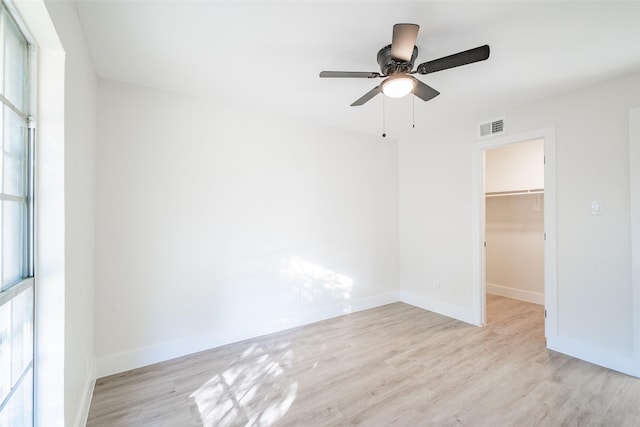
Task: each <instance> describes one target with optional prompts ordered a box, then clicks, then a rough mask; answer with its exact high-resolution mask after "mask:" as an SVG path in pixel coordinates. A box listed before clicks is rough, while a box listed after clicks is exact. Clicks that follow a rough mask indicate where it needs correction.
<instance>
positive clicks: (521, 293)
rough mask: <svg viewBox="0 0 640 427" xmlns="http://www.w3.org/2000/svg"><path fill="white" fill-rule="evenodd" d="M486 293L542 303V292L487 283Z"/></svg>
mask: <svg viewBox="0 0 640 427" xmlns="http://www.w3.org/2000/svg"><path fill="white" fill-rule="evenodd" d="M487 293H488V294H491V295H500V296H503V297H508V298H513V299H517V300H520V301H526V302H532V303H534V304H540V305H544V294H541V293H539V292H531V291H525V290H523V289H516V288H510V287H508V286H501V285H495V284H493V283H487Z"/></svg>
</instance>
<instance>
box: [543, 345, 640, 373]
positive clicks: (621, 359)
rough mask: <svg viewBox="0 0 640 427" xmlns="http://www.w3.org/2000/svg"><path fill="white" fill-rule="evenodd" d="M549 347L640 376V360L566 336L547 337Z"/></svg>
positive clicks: (596, 363)
mask: <svg viewBox="0 0 640 427" xmlns="http://www.w3.org/2000/svg"><path fill="white" fill-rule="evenodd" d="M547 348H549V349H550V350H554V351H557V352H560V353H563V354H566V355H567V356H571V357H575V358H577V359H581V360H585V361H587V362H589V363H593V364H595V365H598V366H603V367H605V368H609V369H612V370H614V371H618V372H622V373H623V374H627V375H631V376H633V377H640V360H638V359H637V358H634V357H631V356H626V355H622V354H617V353H611V352H610V351H608V350H606V349H602V348H600V347H596V346H594V345H591V344H587V343H584V342H580V341H577V340H574V339H571V338H566V337H555V338H547Z"/></svg>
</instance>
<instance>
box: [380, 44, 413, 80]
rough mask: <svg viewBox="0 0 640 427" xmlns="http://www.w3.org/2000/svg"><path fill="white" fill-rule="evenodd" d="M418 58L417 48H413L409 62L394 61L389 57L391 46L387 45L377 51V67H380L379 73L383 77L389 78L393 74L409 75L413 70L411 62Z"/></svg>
mask: <svg viewBox="0 0 640 427" xmlns="http://www.w3.org/2000/svg"><path fill="white" fill-rule="evenodd" d="M417 57H418V47H417V46H414V47H413V53H412V54H411V61H402V60H398V59H395V58H394V57H393V56H391V45H387V46H385V47H383V48H382V49H380V50H379V51H378V58H377V59H378V65H380V71H381V72H382V74H383V75H385V76H390V75H392V74H395V73H410V72H411V70H412V69H413V62H414V61H415V60H416V58H417Z"/></svg>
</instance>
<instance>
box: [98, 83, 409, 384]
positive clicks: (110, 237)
mask: <svg viewBox="0 0 640 427" xmlns="http://www.w3.org/2000/svg"><path fill="white" fill-rule="evenodd" d="M98 100H99V102H98V105H99V107H98V117H99V120H98V129H99V130H98V135H99V137H98V151H97V158H98V178H97V195H98V198H97V236H96V238H97V264H96V272H97V288H96V334H97V335H96V343H97V347H96V351H97V357H98V375H99V376H101V375H106V374H110V373H114V372H118V371H122V370H125V369H130V368H134V367H137V366H141V365H145V364H148V363H152V362H155V361H158V360H164V359H167V358H170V357H175V356H179V355H182V354H186V353H190V352H193V351H198V350H202V349H205V348H209V347H212V346H215V345H220V344H224V343H227V342H230V341H235V340H238V339H242V338H246V337H249V336H254V335H258V334H263V333H266V332H270V331H274V330H279V329H282V328H286V327H290V326H294V325H298V324H302V323H306V322H310V321H315V320H318V319H322V318H326V317H330V316H335V315H338V314H342V313H347V312H351V311H355V310H358V309H363V308H367V307H372V306H376V305H380V304H383V303H387V302H391V301H396V300H397V277H398V266H397V258H398V246H397V245H398V233H397V224H398V221H397V220H398V218H397V203H398V194H397V146H396V144H395V143H392V142H386V143H385V142H382V141H381V139H379V138H372V137H368V136H361V135H357V134H353V133H349V132H344V131H338V130H332V129H328V128H324V127H321V126H317V125H312V124H307V123H302V122H298V121H293V120H287V119H283V118H278V117H275V116H271V115H269V114H265V113H264V112H255V111H252V110H245V109H237V108H233V107H230V106H220V105H215V104H213V103H209V102H206V101H201V100H196V99H191V98H187V97H182V96H176V95H172V94H169V93H163V92H159V91H153V90H149V89H144V88H140V87H135V86H129V85H125V84H119V83H115V82H110V81H100V82H99V90H98Z"/></svg>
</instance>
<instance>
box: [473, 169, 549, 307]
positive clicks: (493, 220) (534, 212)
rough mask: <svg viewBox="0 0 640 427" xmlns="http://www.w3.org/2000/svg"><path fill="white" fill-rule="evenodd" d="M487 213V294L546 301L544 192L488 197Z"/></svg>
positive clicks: (486, 202) (531, 300) (530, 300)
mask: <svg viewBox="0 0 640 427" xmlns="http://www.w3.org/2000/svg"><path fill="white" fill-rule="evenodd" d="M540 169H542V164H540ZM537 188H540V187H537ZM485 213H486V214H485V219H486V226H485V233H486V234H485V241H486V242H487V248H486V251H485V254H486V258H485V259H486V276H487V277H486V280H487V293H490V294H495V295H503V296H507V297H510V298H516V299H520V300H523V301H529V302H533V303H536V304H544V195H543V194H519V195H510V196H497V197H487V198H486V201H485Z"/></svg>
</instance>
